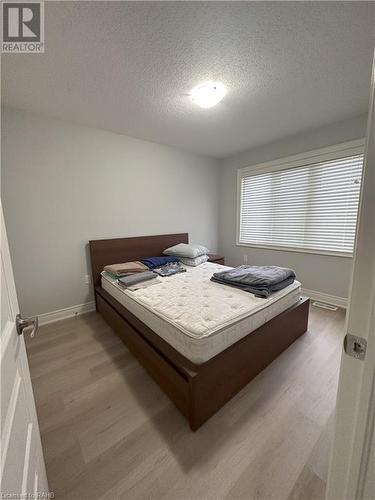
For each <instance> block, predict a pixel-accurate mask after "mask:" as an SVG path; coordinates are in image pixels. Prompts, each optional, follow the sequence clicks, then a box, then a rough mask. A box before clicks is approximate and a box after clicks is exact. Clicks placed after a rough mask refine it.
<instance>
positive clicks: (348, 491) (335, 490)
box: [326, 53, 375, 500]
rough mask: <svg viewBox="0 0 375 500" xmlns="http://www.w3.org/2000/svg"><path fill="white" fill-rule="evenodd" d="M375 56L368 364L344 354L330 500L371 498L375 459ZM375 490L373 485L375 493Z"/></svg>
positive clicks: (364, 208) (361, 296) (361, 331)
mask: <svg viewBox="0 0 375 500" xmlns="http://www.w3.org/2000/svg"><path fill="white" fill-rule="evenodd" d="M374 93H375V53H374V61H373V68H372V79H371V93H370V103H369V114H368V124H367V137H366V145H365V161H364V175H363V186H362V195H361V203H360V208H359V219H358V228H357V240H356V248H355V252H354V259H353V274H352V279H351V289H350V297H349V308H348V313H347V321H346V332H345V333H351V334H354V335H358V336H360V337H363V338H364V339H365V340H367V352H366V357H365V359H364V360H363V361H362V360H357V359H355V358H353V357H350V356H348V355H347V354H346V353H345V352H344V350H343V353H342V358H341V366H340V378H339V386H338V393H337V404H336V424H335V436H334V441H333V446H332V453H331V462H330V470H329V476H328V483H327V491H326V499H340V500H353V499H356V500H360V499H364V498H368V495H367V494H366V488H367V487H369V485H370V483H369V482H367V481H369V473H370V470H369V467H372V465H371V462H370V459H371V454H375V444H374V443H375V442H374V437H375V436H374V432H375V431H374V425H375V108H374V106H375V97H374ZM372 487H374V486H373V485H371V488H372ZM374 493H375V492H374Z"/></svg>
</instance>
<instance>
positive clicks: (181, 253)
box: [163, 243, 209, 267]
mask: <svg viewBox="0 0 375 500" xmlns="http://www.w3.org/2000/svg"><path fill="white" fill-rule="evenodd" d="M208 252H209V250H208V248H206V247H204V246H203V245H188V244H187V243H179V244H178V245H174V246H173V247H170V248H167V249H166V250H164V252H163V253H164V254H165V255H169V256H173V257H177V258H178V259H179V260H180V262H182V263H183V264H185V265H186V266H194V267H195V266H199V264H203V263H204V262H207V261H208V255H207V254H208Z"/></svg>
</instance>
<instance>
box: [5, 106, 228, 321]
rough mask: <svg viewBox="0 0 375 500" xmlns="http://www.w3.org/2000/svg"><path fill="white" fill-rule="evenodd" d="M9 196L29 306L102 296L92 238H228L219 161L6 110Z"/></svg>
mask: <svg viewBox="0 0 375 500" xmlns="http://www.w3.org/2000/svg"><path fill="white" fill-rule="evenodd" d="M2 138H3V144H2V146H3V148H2V200H3V208H4V215H5V222H6V226H7V231H8V238H9V244H10V249H11V254H12V260H13V268H14V273H15V280H16V286H17V291H18V297H19V302H20V308H21V312H22V314H24V315H32V314H41V313H46V312H50V311H53V310H57V309H61V308H65V307H69V306H73V305H76V304H82V303H85V302H87V301H90V300H92V294H91V292H90V289H89V287H88V286H87V285H85V284H84V276H85V275H86V274H88V273H89V267H88V254H87V248H86V245H87V242H88V240H90V239H95V238H112V237H124V236H138V235H148V234H162V233H174V232H188V233H189V235H190V240H191V241H192V242H198V243H202V244H204V245H206V246H208V247H209V248H210V249H212V250H213V251H215V250H217V243H218V186H219V184H218V183H219V174H218V171H219V169H218V167H217V162H215V161H214V160H212V159H209V158H205V157H202V156H197V155H193V154H190V153H186V152H183V151H181V150H178V149H174V148H170V147H166V146H161V145H158V144H154V143H150V142H145V141H141V140H136V139H132V138H130V137H126V136H122V135H117V134H114V133H111V132H106V131H102V130H96V129H93V128H86V127H80V126H76V125H73V124H70V123H67V122H63V121H58V120H54V119H49V118H43V117H40V116H37V115H33V114H29V113H24V112H20V111H16V110H11V109H5V110H4V112H3V127H2Z"/></svg>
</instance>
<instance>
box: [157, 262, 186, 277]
mask: <svg viewBox="0 0 375 500" xmlns="http://www.w3.org/2000/svg"><path fill="white" fill-rule="evenodd" d="M154 273H157V274H158V275H159V276H162V277H163V278H165V277H166V276H173V275H174V274H179V273H186V269H185V268H184V266H182V265H181V262H170V263H169V264H165V265H164V266H161V267H158V268H156V269H154Z"/></svg>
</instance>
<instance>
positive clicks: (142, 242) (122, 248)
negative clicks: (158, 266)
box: [89, 233, 189, 286]
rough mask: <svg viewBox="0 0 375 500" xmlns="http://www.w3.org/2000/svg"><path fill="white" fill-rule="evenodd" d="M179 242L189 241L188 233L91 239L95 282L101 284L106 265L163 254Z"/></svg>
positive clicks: (91, 256) (95, 284)
mask: <svg viewBox="0 0 375 500" xmlns="http://www.w3.org/2000/svg"><path fill="white" fill-rule="evenodd" d="M178 243H189V235H188V233H180V234H161V235H160V234H159V235H155V236H135V237H132V238H114V239H110V240H90V242H89V244H90V258H91V269H92V281H93V284H94V286H97V285H100V273H101V272H102V271H103V268H104V266H107V265H109V264H119V263H121V262H129V261H132V260H139V259H142V258H144V257H155V256H158V255H162V253H163V250H165V249H166V248H168V247H171V246H173V245H177V244H178Z"/></svg>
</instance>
